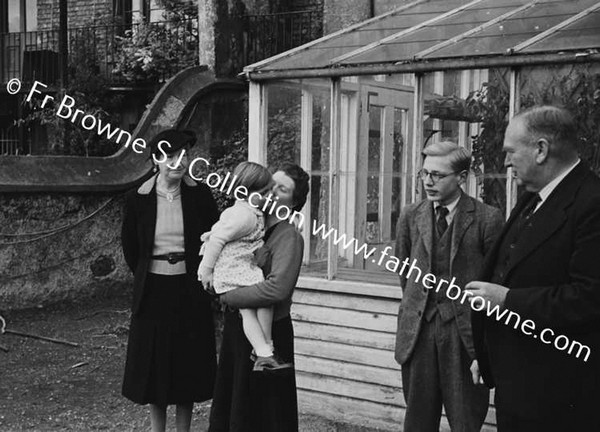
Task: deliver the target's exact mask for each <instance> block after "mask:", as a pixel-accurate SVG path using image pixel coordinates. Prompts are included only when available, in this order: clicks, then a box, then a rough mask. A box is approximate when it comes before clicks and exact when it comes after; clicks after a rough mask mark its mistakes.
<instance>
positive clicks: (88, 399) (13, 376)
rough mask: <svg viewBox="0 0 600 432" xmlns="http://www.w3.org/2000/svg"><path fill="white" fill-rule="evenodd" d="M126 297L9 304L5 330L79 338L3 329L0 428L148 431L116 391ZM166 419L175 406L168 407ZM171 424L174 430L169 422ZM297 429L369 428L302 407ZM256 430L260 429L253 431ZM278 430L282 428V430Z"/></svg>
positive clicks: (199, 425)
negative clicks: (15, 308) (30, 305)
mask: <svg viewBox="0 0 600 432" xmlns="http://www.w3.org/2000/svg"><path fill="white" fill-rule="evenodd" d="M128 306H129V300H128V298H126V297H117V298H111V299H106V298H103V299H91V300H89V301H87V302H86V303H77V304H72V303H70V304H65V305H55V306H50V307H39V308H35V309H28V310H21V311H8V312H3V313H2V315H3V316H4V318H5V319H6V322H7V326H6V328H7V329H8V330H15V331H20V332H26V333H30V334H34V335H42V336H47V337H51V338H56V339H61V340H65V341H69V342H73V343H77V344H78V345H79V347H72V346H68V345H62V344H56V343H52V342H46V341H42V340H37V339H31V338H26V337H22V336H16V335H12V334H4V335H2V336H0V344H1V345H2V346H3V347H5V348H8V352H0V361H1V366H0V430H2V431H7V432H8V431H10V432H12V431H44V432H46V431H119V432H121V431H123V432H124V431H148V430H149V429H150V422H149V420H148V416H147V408H146V407H143V406H138V405H135V404H133V403H131V402H129V401H128V400H127V399H125V398H123V397H122V396H121V393H120V390H121V378H122V371H123V365H124V361H125V348H126V343H127V329H128V324H129V308H128ZM209 411H210V402H207V403H203V404H197V405H196V406H195V408H194V418H193V423H192V430H193V431H205V430H207V428H208V413H209ZM170 414H171V415H170V420H172V417H173V414H174V413H173V411H170ZM169 430H174V427H173V425H172V424H170V428H169ZM300 431H301V432H375V429H368V428H362V427H357V426H352V425H346V424H341V423H334V422H331V421H328V420H326V419H323V418H321V417H317V416H313V415H308V414H301V415H300ZM257 432H258V431H257ZM282 432H283V431H282Z"/></svg>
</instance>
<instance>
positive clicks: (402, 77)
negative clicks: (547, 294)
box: [244, 0, 600, 430]
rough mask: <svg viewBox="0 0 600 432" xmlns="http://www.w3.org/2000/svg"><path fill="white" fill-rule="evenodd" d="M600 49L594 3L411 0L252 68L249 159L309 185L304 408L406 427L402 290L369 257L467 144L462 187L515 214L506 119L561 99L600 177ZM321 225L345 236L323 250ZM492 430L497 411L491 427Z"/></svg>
mask: <svg viewBox="0 0 600 432" xmlns="http://www.w3.org/2000/svg"><path fill="white" fill-rule="evenodd" d="M599 50H600V1H598V0H571V1H567V2H565V1H556V0H533V1H526V0H474V1H470V2H465V1H461V0H429V1H427V0H416V1H411V2H405V3H403V4H402V6H401V7H399V8H398V9H396V10H394V11H391V12H389V13H386V14H383V15H380V16H377V17H375V18H372V19H370V20H368V21H364V22H362V23H359V24H356V25H354V26H352V27H349V28H346V29H344V30H342V31H339V32H337V33H334V34H330V35H328V36H325V37H323V38H321V39H318V40H316V41H313V42H311V43H309V44H306V45H303V46H300V47H298V48H295V49H293V50H291V51H287V52H285V53H282V54H280V55H277V56H275V57H271V58H269V59H267V60H264V61H262V62H259V63H255V64H252V65H249V66H247V67H246V68H245V69H244V73H245V75H246V77H247V78H248V80H249V81H250V100H249V105H250V114H249V115H250V117H249V131H250V132H249V157H250V159H251V160H255V161H258V162H261V163H267V164H268V165H272V164H276V163H278V162H280V161H282V160H292V161H294V162H296V163H299V164H300V165H301V166H303V167H304V168H305V169H306V170H307V171H308V172H309V173H310V175H311V192H310V196H309V201H308V204H307V205H306V206H305V208H304V210H303V211H304V216H305V220H306V221H311V222H310V224H308V223H307V224H306V225H305V226H304V229H303V236H304V240H305V252H304V254H305V255H304V264H305V267H304V269H303V272H302V273H301V279H300V282H299V289H298V290H297V292H296V297H295V305H294V309H293V316H294V319H295V328H296V352H297V371H298V383H299V388H300V395H299V398H300V402H301V404H302V405H304V406H308V407H312V408H314V409H318V410H319V411H320V412H325V411H327V412H328V413H329V415H331V416H333V417H336V416H339V417H342V416H343V417H345V418H346V419H349V420H351V421H356V422H359V423H366V424H371V425H380V426H393V425H398V424H400V423H401V422H402V417H403V414H402V413H403V407H404V400H403V397H402V392H401V390H400V388H401V386H402V384H401V379H400V373H399V366H398V365H397V364H396V363H395V361H394V358H393V346H394V333H395V330H396V313H397V308H398V302H399V301H400V298H401V295H400V289H399V288H398V286H399V284H398V278H397V275H396V274H394V273H392V272H390V271H387V270H386V269H385V268H384V267H383V266H381V265H378V262H377V261H376V260H373V259H371V258H370V257H371V256H375V257H379V256H380V251H382V250H383V249H385V248H386V247H388V246H391V247H393V246H394V241H395V228H396V227H395V225H396V221H397V219H398V215H399V212H400V211H401V210H402V208H403V206H405V205H406V204H409V203H412V202H415V201H418V200H420V199H422V198H423V197H424V195H423V194H422V190H421V182H420V181H418V177H417V172H418V170H419V168H420V164H421V150H422V149H423V147H424V145H426V144H427V143H429V142H434V141H436V140H452V141H455V142H457V143H459V145H461V146H465V147H467V148H469V149H470V150H471V151H472V153H473V165H472V174H471V175H470V176H469V179H468V182H467V185H466V191H467V192H468V193H469V194H470V195H472V196H476V197H478V198H479V199H481V200H483V201H484V202H487V203H489V204H492V205H495V206H497V207H499V208H501V209H503V210H504V211H505V212H506V214H508V213H509V212H510V210H511V208H512V207H513V205H514V203H515V201H516V197H517V195H518V192H519V191H518V188H517V187H516V184H515V182H514V180H513V177H512V175H511V172H510V169H508V170H507V169H505V168H504V154H503V152H502V150H501V149H502V141H503V136H504V130H505V127H506V125H507V122H508V119H509V118H510V117H511V116H512V115H514V114H515V113H517V112H519V111H520V110H522V109H524V108H527V107H529V106H532V105H536V104H541V103H552V104H559V105H562V106H565V107H567V108H568V109H569V110H571V111H572V112H573V113H574V114H575V116H576V118H577V121H578V123H579V130H580V137H579V140H580V149H581V157H582V159H584V160H585V161H587V162H588V163H589V164H590V166H592V167H593V169H594V170H595V171H596V172H600V149H599V145H600V51H599ZM313 221H314V222H313ZM313 224H314V226H313ZM321 225H323V228H324V229H325V228H326V229H327V230H329V229H330V228H333V229H335V230H337V231H336V232H337V234H338V235H342V234H344V235H345V238H344V239H343V240H340V238H339V236H338V238H337V240H338V241H334V236H333V235H332V236H329V237H328V238H327V239H326V240H324V239H323V236H322V235H320V234H315V232H314V231H315V230H314V229H313V228H314V227H319V226H321ZM352 239H355V240H354V241H352ZM363 245H366V246H365V248H363V249H360V247H361V246H363ZM372 249H373V250H374V251H376V252H375V255H367V254H366V252H367V251H370V250H372ZM445 424H446V426H445V427H446V428H447V427H448V426H447V423H445ZM494 424H495V413H494V409H493V407H492V408H491V409H490V411H489V412H488V417H487V419H486V426H485V428H487V429H484V430H495V428H494V426H493V425H494Z"/></svg>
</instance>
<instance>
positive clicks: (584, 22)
mask: <svg viewBox="0 0 600 432" xmlns="http://www.w3.org/2000/svg"><path fill="white" fill-rule="evenodd" d="M598 46H600V11H597V12H594V13H592V14H590V15H588V16H586V17H584V18H582V19H580V20H578V21H576V22H574V23H573V24H571V25H569V26H567V27H565V28H564V29H562V30H560V31H558V32H556V33H555V34H553V35H550V36H548V37H547V38H544V39H542V40H541V41H539V42H536V43H535V44H533V45H531V46H529V47H527V48H526V49H524V50H523V51H522V52H538V51H556V50H573V49H585V48H597V47H598Z"/></svg>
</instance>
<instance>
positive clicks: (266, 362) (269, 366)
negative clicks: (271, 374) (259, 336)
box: [252, 354, 294, 372]
mask: <svg viewBox="0 0 600 432" xmlns="http://www.w3.org/2000/svg"><path fill="white" fill-rule="evenodd" d="M293 367H294V364H293V363H286V362H284V361H283V360H281V359H280V358H279V356H277V355H276V354H273V355H272V356H269V357H260V356H258V357H257V358H256V361H255V362H254V368H253V369H252V370H253V371H254V372H264V371H275V370H281V369H291V368H293Z"/></svg>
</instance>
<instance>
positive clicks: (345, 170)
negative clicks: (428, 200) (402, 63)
mask: <svg viewBox="0 0 600 432" xmlns="http://www.w3.org/2000/svg"><path fill="white" fill-rule="evenodd" d="M379 84H381V85H379ZM413 93H414V91H413V88H412V87H409V86H402V85H393V84H391V83H386V82H381V83H379V82H373V81H372V82H371V83H370V84H369V85H359V91H358V92H357V93H356V97H357V98H358V99H359V101H360V103H359V104H356V111H355V112H356V114H357V116H356V118H357V126H358V127H357V128H356V129H355V130H356V132H355V133H356V136H357V139H356V142H355V143H353V142H352V141H353V140H351V139H349V140H342V145H341V151H340V158H341V160H340V166H341V168H342V169H341V174H342V176H341V181H340V198H341V200H340V227H345V228H346V231H345V232H346V233H348V234H350V233H353V236H354V237H355V238H356V239H357V240H358V244H363V243H365V244H367V246H368V249H369V250H370V249H371V248H373V247H374V248H376V249H377V253H376V254H374V255H371V256H370V257H369V258H365V257H364V254H358V255H357V254H355V251H354V250H349V249H348V250H344V249H343V248H340V249H339V256H340V258H341V262H340V264H341V265H339V267H338V268H339V272H340V274H339V275H340V276H342V277H343V276H344V273H346V271H348V272H349V273H354V272H353V271H352V270H361V271H360V272H357V273H355V274H354V275H352V276H353V279H355V278H356V277H357V276H358V274H361V275H363V277H366V278H370V277H372V275H371V276H369V275H368V274H365V272H364V270H368V271H369V272H367V273H370V271H377V272H383V273H386V274H389V276H390V277H394V275H393V274H391V273H390V272H387V271H386V270H385V268H384V267H383V266H378V265H377V262H373V261H374V260H373V257H379V250H382V249H383V248H385V247H386V246H392V247H393V246H394V242H395V238H396V236H395V229H396V222H397V219H398V216H399V214H400V209H401V208H402V206H403V205H404V204H406V203H407V202H409V201H410V193H409V192H410V188H411V187H413V185H412V178H413V169H412V167H410V154H409V151H408V149H409V147H410V146H409V145H408V143H410V129H409V127H410V126H409V125H410V124H411V121H410V113H411V111H412V106H413ZM343 105H344V104H343ZM351 105H352V104H349V106H351ZM347 112H348V111H347ZM349 136H351V134H349ZM352 147H354V149H353V148H352ZM407 197H408V198H407ZM391 253H393V249H392V251H391ZM344 263H346V265H344ZM370 280H372V279H370ZM396 280H397V277H395V278H394V281H396Z"/></svg>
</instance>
